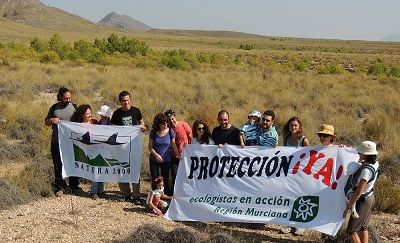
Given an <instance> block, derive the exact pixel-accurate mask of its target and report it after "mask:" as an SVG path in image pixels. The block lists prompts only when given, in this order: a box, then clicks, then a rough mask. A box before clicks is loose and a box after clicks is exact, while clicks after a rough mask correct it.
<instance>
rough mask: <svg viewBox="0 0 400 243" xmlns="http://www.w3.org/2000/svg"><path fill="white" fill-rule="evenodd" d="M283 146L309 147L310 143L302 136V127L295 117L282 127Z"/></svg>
mask: <svg viewBox="0 0 400 243" xmlns="http://www.w3.org/2000/svg"><path fill="white" fill-rule="evenodd" d="M283 146H291V147H304V146H310V141H308V138H306V136H304V134H303V125H302V123H301V121H300V119H299V118H298V117H296V116H294V117H291V118H290V119H289V120H288V121H287V123H286V124H285V126H284V127H283Z"/></svg>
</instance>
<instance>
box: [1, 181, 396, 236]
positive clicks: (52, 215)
mask: <svg viewBox="0 0 400 243" xmlns="http://www.w3.org/2000/svg"><path fill="white" fill-rule="evenodd" d="M84 189H85V191H88V186H85V187H84ZM107 191H108V195H109V198H107V199H101V200H97V201H95V200H92V199H90V198H89V197H88V196H89V195H86V196H83V197H78V196H73V195H64V196H63V197H60V198H56V197H51V198H47V199H42V200H39V201H35V202H32V203H29V204H25V205H20V206H18V207H15V208H12V209H9V210H4V211H0V242H124V241H127V239H129V236H130V235H134V234H135V230H137V229H138V227H140V226H143V225H144V224H151V225H159V226H162V228H164V229H165V230H166V231H171V230H173V229H176V228H178V227H180V228H189V229H190V230H196V231H198V232H200V233H201V234H203V235H204V234H208V237H212V235H213V234H215V233H216V232H224V233H226V234H228V235H230V236H232V237H235V238H236V239H238V240H242V241H244V242H320V241H321V238H320V234H319V233H317V232H314V231H307V232H306V233H305V234H304V235H303V236H294V235H291V234H281V233H280V229H282V227H280V226H275V225H252V224H218V223H209V224H200V223H190V224H188V223H181V222H172V221H168V220H166V219H164V218H161V217H155V216H152V215H150V214H149V213H147V212H146V209H145V208H144V207H142V206H135V205H134V204H132V203H128V202H122V201H120V200H118V196H117V191H116V188H115V187H110V186H108V187H107ZM372 221H373V223H372V224H373V225H374V226H375V227H376V228H377V229H378V231H379V233H380V234H381V237H382V240H383V241H384V242H400V216H399V215H389V214H375V215H373V220H372ZM206 238H207V237H206ZM232 239H233V238H232ZM144 242H148V241H144Z"/></svg>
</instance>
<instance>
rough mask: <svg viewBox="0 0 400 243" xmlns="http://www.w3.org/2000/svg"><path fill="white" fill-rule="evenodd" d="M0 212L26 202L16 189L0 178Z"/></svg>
mask: <svg viewBox="0 0 400 243" xmlns="http://www.w3.org/2000/svg"><path fill="white" fill-rule="evenodd" d="M0 195H1V197H0V210H3V209H8V208H10V207H12V206H15V205H17V204H21V203H24V202H26V201H27V198H26V197H25V196H24V195H22V194H21V193H20V192H19V191H18V189H17V188H15V187H14V186H12V185H10V184H9V183H8V182H6V181H4V180H3V179H2V178H0Z"/></svg>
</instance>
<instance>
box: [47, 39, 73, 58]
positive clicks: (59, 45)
mask: <svg viewBox="0 0 400 243" xmlns="http://www.w3.org/2000/svg"><path fill="white" fill-rule="evenodd" d="M49 49H50V50H51V51H54V52H56V53H57V54H58V56H59V57H60V59H61V60H64V59H66V58H68V57H69V56H70V54H71V52H72V47H71V46H70V45H69V44H68V43H64V42H63V41H62V40H61V37H60V36H59V35H57V34H54V35H53V36H52V37H51V38H50V40H49Z"/></svg>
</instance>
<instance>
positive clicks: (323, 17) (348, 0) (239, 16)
mask: <svg viewBox="0 0 400 243" xmlns="http://www.w3.org/2000/svg"><path fill="white" fill-rule="evenodd" d="M42 2H44V3H45V4H48V5H50V6H52V7H57V8H61V9H63V10H65V11H67V12H70V13H73V14H76V15H79V16H81V17H84V18H86V19H89V20H91V21H93V22H98V21H99V20H100V19H102V18H103V17H104V16H106V15H107V14H108V13H110V12H112V11H115V12H117V13H119V14H124V15H128V16H131V17H133V18H135V19H137V20H140V21H142V22H143V23H145V24H147V25H150V26H151V27H153V28H163V29H201V30H232V31H240V32H247V33H254V34H261V35H267V36H290V37H306V38H328V39H346V40H381V39H382V38H383V37H385V36H386V35H388V34H391V33H400V28H399V26H400V14H399V10H400V1H399V0H247V1H245V0H229V1H228V0H197V1H194V0H141V1H137V0H42Z"/></svg>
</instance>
